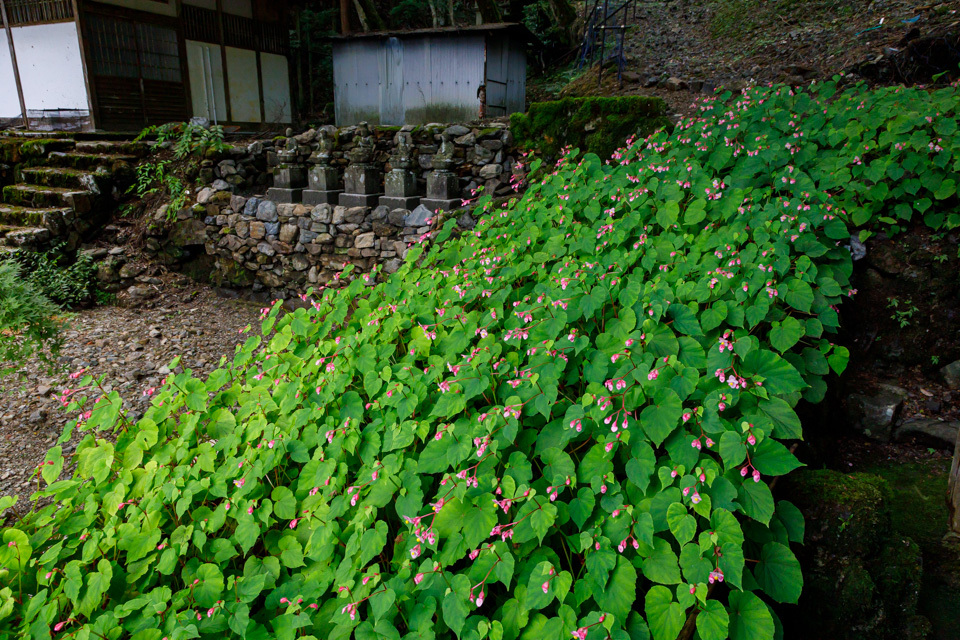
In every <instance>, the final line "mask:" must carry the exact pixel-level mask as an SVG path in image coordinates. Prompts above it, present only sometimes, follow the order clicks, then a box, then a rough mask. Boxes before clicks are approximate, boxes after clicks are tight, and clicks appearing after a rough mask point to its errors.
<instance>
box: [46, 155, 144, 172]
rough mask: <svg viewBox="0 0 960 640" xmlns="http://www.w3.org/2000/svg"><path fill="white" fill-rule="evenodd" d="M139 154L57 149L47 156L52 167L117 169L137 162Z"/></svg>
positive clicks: (48, 163)
mask: <svg viewBox="0 0 960 640" xmlns="http://www.w3.org/2000/svg"><path fill="white" fill-rule="evenodd" d="M137 160H138V158H137V156H132V155H129V154H96V153H80V152H78V151H69V152H59V151H55V152H53V153H51V154H50V155H48V156H47V165H48V166H52V167H66V168H69V169H96V168H97V167H104V168H106V169H109V170H110V171H116V170H117V169H118V168H121V167H128V166H130V165H133V164H136V163H137Z"/></svg>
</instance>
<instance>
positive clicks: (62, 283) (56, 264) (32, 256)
mask: <svg viewBox="0 0 960 640" xmlns="http://www.w3.org/2000/svg"><path fill="white" fill-rule="evenodd" d="M17 261H18V262H19V264H20V267H21V268H20V272H21V274H22V275H23V276H24V277H25V278H26V280H27V282H29V283H30V286H32V287H33V288H34V289H36V290H37V292H39V293H40V294H41V295H42V296H43V297H44V298H46V299H48V300H51V301H52V302H54V303H56V304H58V305H60V306H62V307H74V306H77V305H80V304H85V303H87V302H89V301H90V300H91V299H92V298H93V294H94V291H95V290H96V274H97V267H96V265H95V264H94V263H93V259H92V258H91V257H90V256H88V255H86V254H84V253H78V254H76V255H75V256H74V255H73V254H71V253H70V252H68V251H66V249H65V245H64V243H63V242H58V243H56V244H54V245H53V246H51V247H50V248H49V249H47V250H46V251H42V252H34V251H24V252H21V253H19V254H17Z"/></svg>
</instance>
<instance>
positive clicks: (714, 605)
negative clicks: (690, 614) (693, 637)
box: [697, 600, 730, 640]
mask: <svg viewBox="0 0 960 640" xmlns="http://www.w3.org/2000/svg"><path fill="white" fill-rule="evenodd" d="M729 624H730V616H729V615H728V614H727V610H726V609H725V608H724V607H723V605H722V604H720V603H719V602H717V601H716V600H707V604H706V605H705V606H704V607H703V608H701V609H700V613H699V614H698V615H697V633H699V634H700V638H701V640H726V638H727V627H728V625H729Z"/></svg>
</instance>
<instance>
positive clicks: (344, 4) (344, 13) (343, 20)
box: [340, 0, 350, 36]
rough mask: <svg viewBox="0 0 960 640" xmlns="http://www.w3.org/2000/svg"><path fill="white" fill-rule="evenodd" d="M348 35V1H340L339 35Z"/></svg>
mask: <svg viewBox="0 0 960 640" xmlns="http://www.w3.org/2000/svg"><path fill="white" fill-rule="evenodd" d="M349 33H350V0H340V34H341V35H344V36H345V35H348V34H349Z"/></svg>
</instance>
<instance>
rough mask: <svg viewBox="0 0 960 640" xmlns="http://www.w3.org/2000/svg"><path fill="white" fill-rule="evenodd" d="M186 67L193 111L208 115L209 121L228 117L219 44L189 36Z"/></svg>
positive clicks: (204, 115)
mask: <svg viewBox="0 0 960 640" xmlns="http://www.w3.org/2000/svg"><path fill="white" fill-rule="evenodd" d="M187 69H188V71H189V76H190V96H191V100H192V102H193V115H194V116H202V117H204V118H207V119H208V120H210V122H213V121H214V120H216V121H217V122H223V121H224V120H226V119H227V98H226V94H225V93H224V90H223V59H222V58H221V56H220V45H217V44H209V43H207V42H195V41H193V40H187ZM211 71H212V74H211ZM254 72H256V69H254Z"/></svg>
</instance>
